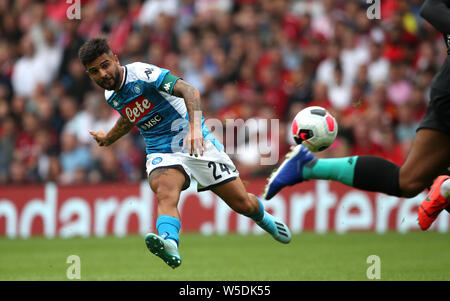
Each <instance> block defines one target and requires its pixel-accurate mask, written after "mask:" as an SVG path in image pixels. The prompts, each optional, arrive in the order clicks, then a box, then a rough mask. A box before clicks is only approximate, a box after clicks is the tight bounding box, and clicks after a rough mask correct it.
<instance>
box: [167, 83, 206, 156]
mask: <svg viewBox="0 0 450 301" xmlns="http://www.w3.org/2000/svg"><path fill="white" fill-rule="evenodd" d="M173 95H175V96H178V97H182V98H184V102H185V103H186V108H187V112H188V115H189V133H188V135H187V136H186V138H185V139H184V142H183V149H184V148H185V147H186V146H187V147H188V151H189V154H191V155H195V156H196V157H197V156H198V155H199V154H200V155H201V156H202V155H203V148H204V143H205V141H204V140H203V133H202V109H201V106H200V92H199V91H198V90H197V89H196V88H194V87H193V86H191V85H190V84H189V83H187V82H185V81H184V80H182V79H179V80H177V82H176V83H175V86H174V87H173Z"/></svg>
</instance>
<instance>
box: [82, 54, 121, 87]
mask: <svg viewBox="0 0 450 301" xmlns="http://www.w3.org/2000/svg"><path fill="white" fill-rule="evenodd" d="M119 67H120V64H119V59H118V58H117V56H115V55H114V56H113V55H111V54H107V53H104V54H102V55H101V56H99V57H98V58H96V59H95V60H94V61H93V62H92V63H90V64H87V65H86V72H87V74H88V75H89V77H90V78H92V79H93V80H94V81H95V82H96V83H97V85H99V86H100V87H102V88H103V89H106V90H115V89H116V88H117V87H118V86H119V85H120V69H119Z"/></svg>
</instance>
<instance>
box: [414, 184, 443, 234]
mask: <svg viewBox="0 0 450 301" xmlns="http://www.w3.org/2000/svg"><path fill="white" fill-rule="evenodd" d="M448 179H450V176H446V175H445V176H439V177H437V178H436V180H434V183H433V185H432V186H431V188H430V192H428V194H427V197H426V198H425V200H423V201H422V204H421V205H420V206H419V226H420V228H421V229H422V230H423V231H425V230H427V229H428V228H430V226H431V224H432V223H433V222H434V220H435V219H436V218H437V217H438V215H439V213H441V211H442V210H443V209H445V207H447V206H448V205H449V204H450V201H449V200H448V199H446V198H445V197H444V196H443V195H441V185H442V183H444V181H445V180H448Z"/></svg>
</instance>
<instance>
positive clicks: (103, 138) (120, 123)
mask: <svg viewBox="0 0 450 301" xmlns="http://www.w3.org/2000/svg"><path fill="white" fill-rule="evenodd" d="M133 126H134V125H133V124H132V123H131V122H129V121H128V120H127V119H125V118H123V117H122V116H120V118H119V119H118V120H117V122H116V124H115V125H114V127H113V128H112V129H111V130H110V131H109V132H108V133H105V131H103V130H101V131H98V132H94V131H91V130H90V131H89V133H90V134H91V135H92V136H93V137H94V139H95V141H97V143H98V145H100V146H109V145H111V144H113V143H114V142H115V141H116V140H117V139H119V138H120V137H122V136H123V135H125V134H126V133H128V132H129V131H130V130H131V129H132V128H133Z"/></svg>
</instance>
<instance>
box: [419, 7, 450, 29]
mask: <svg viewBox="0 0 450 301" xmlns="http://www.w3.org/2000/svg"><path fill="white" fill-rule="evenodd" d="M449 6H450V1H449V0H425V2H424V3H423V5H422V7H421V8H420V16H422V18H424V19H425V20H427V21H428V22H430V24H431V25H433V26H434V28H436V29H437V30H439V31H440V32H442V33H445V34H449V33H450V7H449Z"/></svg>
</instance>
